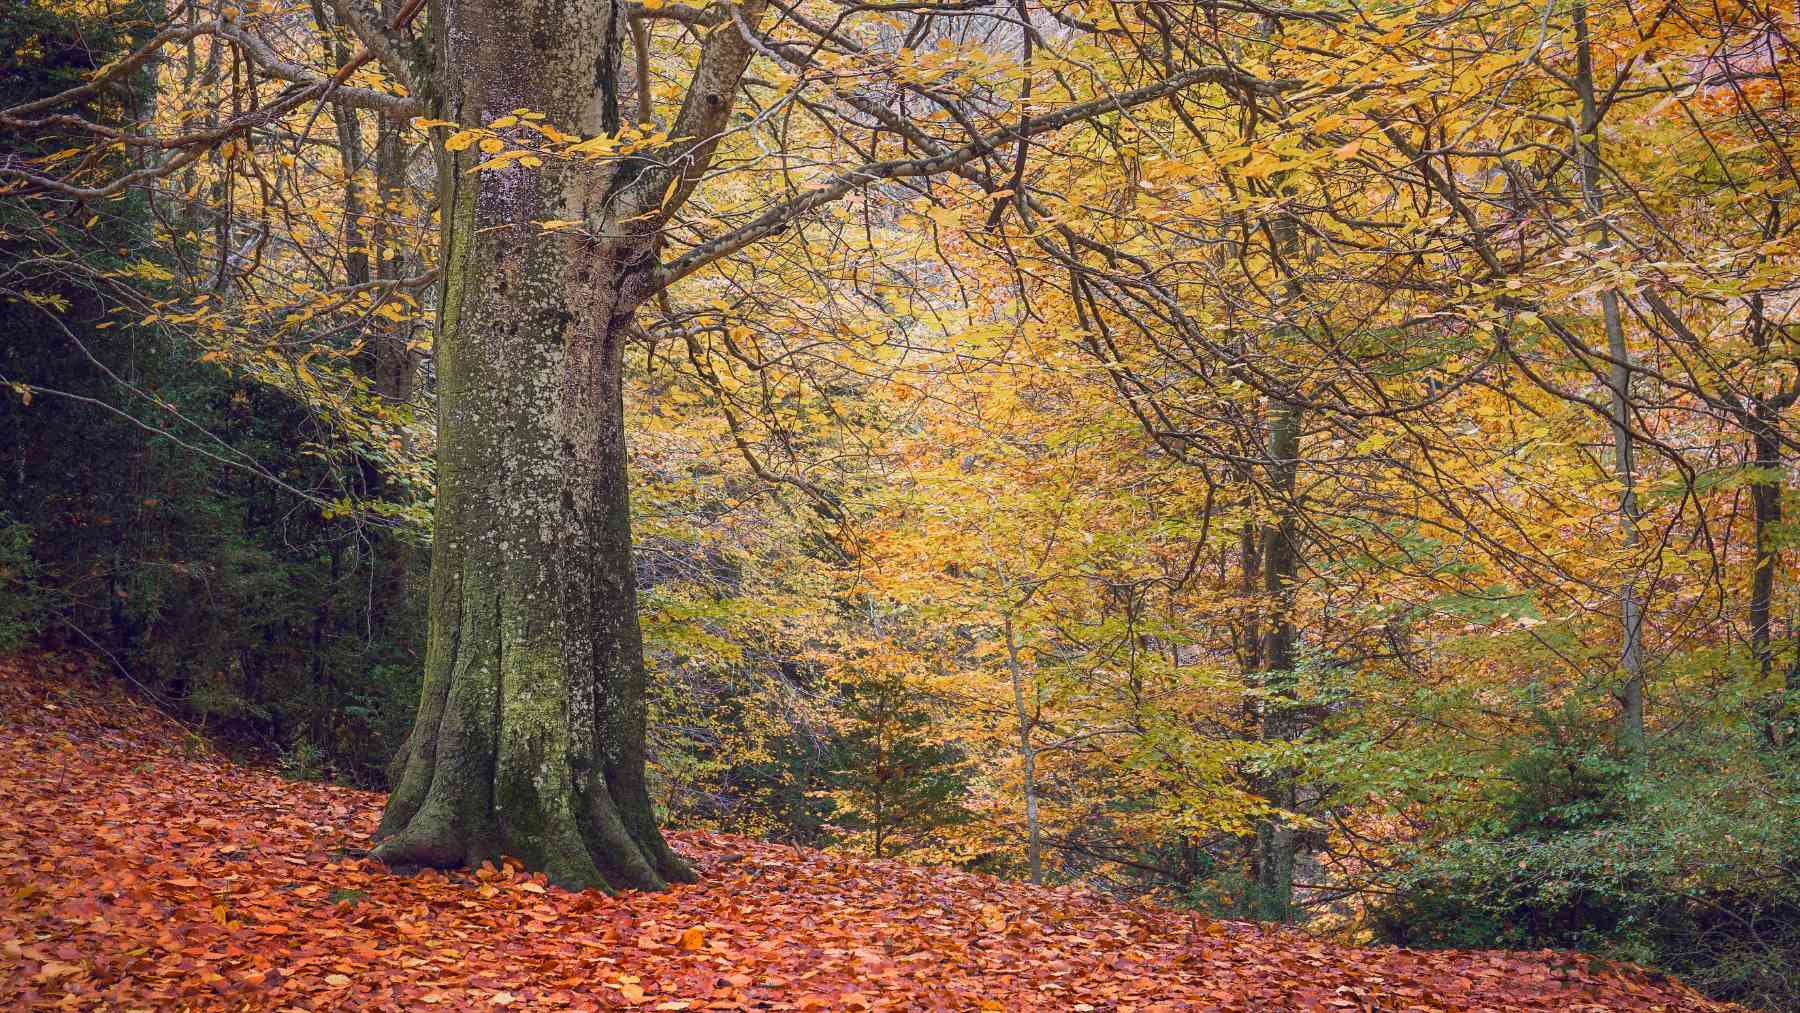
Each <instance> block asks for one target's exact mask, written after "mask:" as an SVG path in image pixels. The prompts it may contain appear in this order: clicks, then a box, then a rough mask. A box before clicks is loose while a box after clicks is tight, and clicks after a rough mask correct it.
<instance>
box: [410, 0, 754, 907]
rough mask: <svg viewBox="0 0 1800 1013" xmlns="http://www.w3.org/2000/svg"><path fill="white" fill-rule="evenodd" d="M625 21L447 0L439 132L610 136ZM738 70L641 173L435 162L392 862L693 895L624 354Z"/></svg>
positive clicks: (448, 158) (559, 4)
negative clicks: (403, 728) (425, 532)
mask: <svg viewBox="0 0 1800 1013" xmlns="http://www.w3.org/2000/svg"><path fill="white" fill-rule="evenodd" d="M753 13H754V12H753ZM622 18H623V12H622V10H621V7H620V5H619V4H618V3H617V2H615V0H439V2H436V3H434V4H433V5H432V7H431V25H430V35H431V40H432V47H431V60H430V62H431V64H432V65H433V66H432V67H431V68H430V70H431V71H432V73H431V74H430V77H431V80H432V81H433V82H434V88H435V89H436V90H437V93H436V94H433V95H431V96H429V100H430V103H431V106H432V108H433V110H434V115H435V116H436V117H437V118H440V119H443V120H449V121H452V122H455V123H458V124H460V125H463V126H467V127H478V126H485V125H487V124H490V123H492V122H493V121H494V120H495V119H497V118H499V117H502V116H506V115H509V114H512V113H513V112H514V111H515V110H520V109H526V110H530V111H532V112H538V113H543V114H544V115H545V117H546V121H547V122H549V123H551V124H554V125H556V126H557V127H559V128H560V129H562V130H564V131H571V130H579V131H580V132H581V133H583V134H595V133H599V132H601V131H603V130H610V129H616V127H617V124H618V113H617V105H616V103H617V98H618V88H617V81H618V62H619V61H618V57H619V55H620V37H621V30H622V28H623V27H624V23H623V20H622ZM721 35H725V36H728V37H726V38H721V37H720V36H721ZM746 58H747V52H746V51H745V49H744V46H743V43H742V40H741V39H739V38H738V37H737V36H736V34H735V33H715V36H714V38H712V39H709V41H708V42H707V44H706V46H705V47H704V52H703V54H702V57H701V67H700V69H699V71H698V72H697V73H696V76H695V81H694V85H693V87H692V88H691V89H690V92H689V94H688V96H687V103H686V104H685V105H684V107H683V109H682V112H681V114H680V116H679V117H678V119H677V124H676V131H675V133H676V141H675V142H673V144H674V145H675V146H676V149H675V150H671V151H669V152H662V153H658V155H659V157H657V158H655V159H653V160H652V159H640V160H633V159H627V160H624V161H606V162H594V163H587V164H583V163H568V164H565V163H551V164H547V165H545V166H544V167H542V168H529V169H528V168H517V167H514V168H501V169H491V170H483V171H475V172H472V171H470V170H471V169H472V168H473V166H474V165H475V164H476V163H477V162H479V161H480V160H481V158H482V157H483V156H482V155H481V154H480V153H479V151H478V150H477V149H475V148H469V149H466V150H464V151H462V152H457V153H451V152H443V153H442V154H441V156H440V167H439V199H440V208H441V215H442V239H441V242H442V250H441V259H440V264H441V269H442V282H441V284H442V289H441V291H440V309H439V312H440V319H439V324H438V338H437V348H436V356H437V375H438V472H437V478H438V498H437V514H436V521H435V533H434V538H435V541H434V544H433V550H432V562H431V588H430V637H429V642H428V647H427V653H426V660H425V682H424V690H423V693H422V698H421V700H420V704H419V711H418V715H417V718H416V720H415V723H414V727H413V730H412V733H411V735H410V736H409V738H408V740H407V743H406V746H405V747H404V752H403V754H402V755H401V756H400V757H399V758H398V759H397V762H396V768H397V769H398V771H399V773H398V777H397V779H396V783H395V786H394V790H393V793H392V795H391V797H390V799H389V801H388V807H387V810H386V812H385V813H384V814H383V817H382V821H381V826H380V829H379V831H378V833H377V840H378V842H379V844H378V846H377V848H376V850H375V857H377V858H379V859H381V860H383V861H386V862H389V863H391V864H395V865H401V866H419V865H424V866H436V867H451V866H461V865H472V864H477V863H479V862H481V861H483V860H487V859H493V858H496V857H498V856H500V855H508V856H512V857H515V858H518V859H519V860H521V861H523V862H524V863H525V865H526V866H527V867H528V868H530V869H534V870H541V871H543V872H544V873H546V874H547V876H548V878H549V879H550V880H551V881H552V882H554V883H557V884H560V885H564V886H568V887H572V888H580V887H599V888H603V889H622V888H638V889H658V888H661V887H663V886H665V885H666V884H667V883H669V882H671V881H687V880H691V879H692V878H693V873H692V872H691V871H690V869H689V868H688V866H687V865H686V863H685V862H683V861H682V860H681V859H680V858H679V857H678V856H676V855H675V853H674V852H673V851H671V850H670V848H669V846H668V844H667V843H666V842H665V841H664V839H663V837H662V834H661V832H660V831H659V829H658V827H657V824H656V820H655V816H654V812H653V809H652V806H651V802H650V795H649V791H648V788H647V785H646V780H645V722H646V714H645V683H646V676H645V669H644V661H643V646H642V640H641V634H640V631H639V626H638V613H637V589H636V586H635V579H634V576H633V569H632V559H631V518H630V506H629V495H628V491H629V490H628V483H627V475H626V434H625V420H624V404H623V399H622V374H623V361H624V358H623V352H624V344H625V340H626V335H627V332H628V330H629V328H630V327H631V326H632V322H633V318H634V315H635V313H636V311H637V309H638V307H639V306H640V305H642V304H643V302H644V301H645V300H646V299H647V298H649V297H650V295H651V294H652V292H653V287H654V278H655V275H656V272H655V268H656V265H657V257H658V254H659V252H660V246H661V232H660V229H661V226H662V223H663V222H664V221H665V220H666V217H667V214H668V211H669V210H670V208H671V207H672V206H673V204H674V203H678V202H679V200H680V199H682V198H683V197H685V195H686V191H687V190H689V189H691V186H692V182H693V180H694V178H695V176H696V175H697V173H698V170H699V169H700V168H703V167H704V165H705V162H706V161H707V160H708V159H709V158H710V155H711V148H712V143H711V141H710V140H708V139H710V138H716V136H717V133H718V129H719V127H720V126H722V125H723V122H724V118H725V116H726V114H727V113H728V111H729V107H730V98H731V94H732V91H733V90H735V88H736V84H737V80H738V78H739V76H740V75H741V74H742V71H743V66H744V62H745V59H746ZM684 138H685V139H687V140H684ZM669 166H679V167H680V168H668V167H669ZM678 173H679V174H680V175H681V176H682V182H681V185H674V186H672V185H671V184H672V183H674V182H675V176H676V174H678ZM549 219H560V220H573V221H579V222H583V223H585V225H586V227H585V228H583V229H579V230H570V231H568V232H567V233H556V232H546V231H545V230H543V229H542V228H540V226H539V225H538V224H537V223H539V222H542V221H545V220H549Z"/></svg>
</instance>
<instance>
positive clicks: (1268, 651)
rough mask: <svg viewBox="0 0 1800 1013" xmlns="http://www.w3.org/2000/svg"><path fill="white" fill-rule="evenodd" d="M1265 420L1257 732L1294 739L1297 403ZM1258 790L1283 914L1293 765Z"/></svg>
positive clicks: (1267, 910) (1267, 889)
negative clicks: (1268, 510) (1271, 504)
mask: <svg viewBox="0 0 1800 1013" xmlns="http://www.w3.org/2000/svg"><path fill="white" fill-rule="evenodd" d="M1272 415H1273V417H1272V418H1271V419H1270V421H1269V443H1268V466H1267V467H1268V475H1269V486H1270V494H1271V496H1272V497H1273V498H1274V499H1275V501H1276V503H1275V509H1276V516H1275V518H1274V519H1273V520H1272V521H1271V522H1270V523H1269V524H1267V525H1266V526H1265V527H1264V529H1263V537H1262V542H1263V552H1262V563H1263V595H1264V597H1265V598H1266V600H1267V602H1268V609H1269V620H1268V625H1267V627H1266V628H1265V631H1264V634H1263V647H1262V662H1263V668H1262V672H1261V676H1262V678H1261V688H1262V690H1263V692H1264V694H1265V695H1264V697H1263V701H1262V738H1263V741H1265V742H1277V743H1286V742H1291V741H1293V739H1294V738H1295V737H1296V736H1297V735H1298V734H1299V731H1300V729H1299V727H1298V714H1297V713H1296V708H1297V706H1298V703H1299V701H1298V700H1297V699H1296V695H1295V690H1296V686H1295V673H1294V578H1295V575H1296V574H1297V573H1298V571H1299V561H1300V557H1299V552H1298V549H1297V547H1296V546H1295V543H1294V539H1295V534H1296V531H1295V517H1294V496H1295V479H1296V477H1297V472H1298V470H1299V460H1300V409H1299V408H1298V407H1296V406H1293V405H1279V406H1276V407H1275V408H1274V409H1273V410H1272ZM1262 781H1263V783H1262V784H1261V785H1259V786H1258V787H1259V792H1260V794H1261V795H1262V796H1263V798H1265V799H1266V800H1268V802H1269V804H1270V805H1273V806H1275V807H1277V808H1279V809H1280V810H1282V813H1277V814H1275V815H1273V816H1270V817H1267V818H1264V819H1262V820H1259V821H1258V822H1257V825H1256V872H1257V888H1258V889H1257V893H1258V897H1257V901H1258V903H1259V905H1260V906H1261V908H1262V910H1261V911H1260V912H1259V914H1260V915H1261V916H1262V917H1264V918H1268V919H1270V920H1272V921H1280V922H1285V921H1288V920H1289V918H1290V917H1291V915H1292V911H1293V902H1294V860H1295V858H1296V857H1297V856H1298V854H1299V850H1300V835H1299V834H1298V833H1297V832H1296V830H1295V828H1294V826H1293V825H1292V823H1290V822H1289V819H1288V817H1287V816H1285V815H1283V813H1288V812H1292V811H1293V809H1294V805H1295V802H1296V800H1297V797H1296V784H1295V781H1296V776H1295V772H1294V771H1293V770H1292V769H1290V768H1288V767H1285V766H1284V767H1281V768H1279V769H1277V770H1274V771H1272V772H1270V773H1269V774H1267V775H1266V776H1265V777H1264V778H1263V779H1262Z"/></svg>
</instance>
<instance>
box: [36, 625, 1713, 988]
mask: <svg viewBox="0 0 1800 1013" xmlns="http://www.w3.org/2000/svg"><path fill="white" fill-rule="evenodd" d="M75 667H76V666H74V665H68V666H66V670H65V666H64V665H63V663H61V662H60V661H57V660H54V659H46V658H32V659H14V660H11V661H0V784H3V785H4V786H5V791H4V795H5V804H4V805H3V806H0V898H3V900H4V903H3V904H0V1008H6V1009H31V1008H39V1007H45V1008H49V1007H54V1008H67V1009H97V1008H103V1009H132V1008H137V1009H176V1008H193V1009H233V1010H236V1009H265V1008H266V1009H281V1008H286V1009H318V1010H326V1009H344V1008H365V1009H396V1010H398V1009H418V1008H421V1007H432V1008H437V1009H472V1010H490V1011H491V1010H494V1009H496V1008H502V1007H511V1008H513V1009H589V1010H592V1009H626V1008H638V1009H650V1010H758V1009H767V1010H813V1009H817V1010H1065V1009H1066V1010H1113V1011H1121V1013H1123V1011H1137V1013H1149V1011H1153V1010H1211V1009H1228V1010H1275V1009H1325V1010H1358V1009H1381V1010H1409V1009H1420V1010H1441V1009H1455V1010H1515V1009H1516V1010H1526V1009H1529V1010H1553V1009H1554V1010H1562V1011H1577V1010H1708V1009H1720V1010H1722V1009H1728V1008H1730V1007H1726V1006H1723V1005H1720V1004H1714V1003H1708V1002H1706V1001H1704V1000H1702V999H1701V998H1699V997H1698V996H1696V995H1694V994H1693V993H1692V992H1691V991H1689V990H1688V989H1686V988H1684V987H1682V986H1681V985H1679V984H1678V983H1675V982H1672V981H1669V980H1667V979H1663V978H1658V977H1655V976H1630V977H1627V976H1622V975H1621V974H1619V973H1615V972H1613V971H1609V970H1606V969H1602V968H1598V967H1594V966H1590V965H1588V964H1587V963H1586V962H1583V961H1580V960H1577V959H1572V958H1570V957H1568V956H1566V955H1558V954H1552V953H1539V954H1524V955H1515V954H1500V953H1481V952H1436V953H1420V952H1412V951H1406V950H1396V949H1356V948H1350V947H1342V946H1331V945H1325V944H1322V943H1318V942H1315V941H1312V940H1309V939H1306V938H1304V937H1302V936H1300V935H1297V934H1293V933H1278V932H1272V931H1268V930H1265V929H1261V928H1257V927H1254V926H1249V925H1244V924H1238V923H1230V922H1218V921H1209V920H1207V919H1204V918H1199V917H1196V916H1194V915H1192V914H1187V913H1182V912H1176V911H1167V910H1159V909H1145V908H1137V907H1130V906H1126V905H1121V904H1117V903H1113V902H1111V901H1108V900H1106V899H1103V898H1100V897H1096V896H1094V895H1091V894H1087V893H1081V892H1077V891H1071V890H1054V889H1043V888H1034V887H1029V886H1025V885H1021V884H1015V883H1007V882H1002V881H996V880H993V879H989V878H986V877H981V876H973V875H966V874H962V873H957V872H951V871H945V870H941V869H923V868H915V867H912V866H907V865H903V864H900V863H896V862H867V861H857V860H852V859H847V858H841V857H837V856H833V855H827V854H822V853H819V852H813V851H802V850H796V849H792V848H786V847H780V846H775V845H769V844H763V843H759V842H756V841H750V840H745V839H741V838H730V837H721V836H717V835H710V834H685V835H678V836H677V841H678V845H677V846H678V847H680V848H681V849H682V850H684V851H685V852H686V853H688V854H689V855H690V856H693V857H694V858H696V859H697V860H698V863H699V865H700V866H701V868H702V869H703V871H704V874H705V882H704V883H703V884H702V885H700V886H698V887H684V888H678V889H675V890H673V891H671V892H669V893H666V894H654V895H632V896H627V897H619V898H613V897H607V896H603V895H601V894H598V893H585V894H569V893H563V892H559V891H555V890H546V889H545V887H544V886H543V885H542V884H541V882H539V881H537V880H533V879H531V878H528V877H525V876H523V875H519V874H514V873H511V872H510V871H508V872H498V873H496V872H493V871H491V870H487V871H484V873H482V874H479V875H451V876H445V875H441V874H435V873H428V874H425V875H421V876H419V877H416V878H401V877H397V876H394V875H391V874H389V873H388V872H387V871H386V870H384V869H382V868H381V867H379V866H377V865H374V864H372V863H370V862H368V861H366V860H364V859H362V858H361V857H360V856H361V854H362V852H363V851H364V850H365V849H366V847H367V845H368V834H369V832H370V831H371V830H372V829H373V827H374V826H375V822H376V817H377V814H378V812H379V806H380V801H381V800H380V797H379V796H376V795H372V794H369V793H366V792H359V791H353V790H349V789H344V788H335V787H328V786H322V785H313V784H295V783H290V782H287V781H284V780H281V779H280V778H278V777H276V776H274V775H272V774H270V773H267V772H265V771H261V770H256V769H249V768H245V767H241V766H235V765H232V764H230V763H227V762H224V761H223V760H221V759H218V758H216V757H212V756H209V755H203V751H202V750H200V749H199V748H198V745H197V743H196V742H195V740H193V739H192V738H191V737H190V736H188V735H187V734H186V733H185V732H184V731H183V730H181V729H180V728H178V727H176V726H174V725H172V724H170V723H169V722H167V721H166V720H164V719H163V718H161V717H160V716H158V715H157V714H155V713H154V712H153V711H151V710H149V709H147V708H145V707H142V706H140V705H138V704H136V703H134V702H132V701H131V700H129V699H127V698H125V697H123V696H122V695H120V694H118V693H117V692H116V691H108V690H102V689H97V688H95V687H93V686H90V685H88V684H86V683H84V682H82V681H80V680H79V679H78V678H77V677H76V676H74V675H72V674H69V673H70V672H72V671H73V670H74V669H75ZM184 743H185V744H186V745H185V746H184ZM190 754H193V755H190Z"/></svg>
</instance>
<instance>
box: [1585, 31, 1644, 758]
mask: <svg viewBox="0 0 1800 1013" xmlns="http://www.w3.org/2000/svg"><path fill="white" fill-rule="evenodd" d="M1572 14H1573V18H1574V22H1575V53H1576V57H1575V60H1576V69H1575V78H1574V83H1575V91H1576V96H1577V97H1578V98H1579V99H1580V100H1581V131H1580V134H1579V136H1577V137H1576V138H1575V148H1576V158H1575V167H1576V171H1577V173H1578V174H1579V176H1580V181H1581V197H1582V203H1583V205H1584V207H1585V208H1586V209H1587V213H1588V214H1589V215H1590V216H1591V217H1592V218H1593V219H1594V220H1595V223H1596V230H1597V232H1596V234H1597V237H1598V246H1597V248H1598V249H1599V250H1600V251H1601V252H1602V253H1604V252H1605V251H1607V250H1609V249H1611V248H1612V238H1611V236H1610V234H1609V232H1608V230H1607V227H1606V223H1605V221H1604V219H1603V218H1602V216H1603V215H1604V214H1605V212H1606V198H1605V197H1604V195H1602V194H1601V192H1600V119H1601V111H1600V106H1599V102H1598V99H1597V97H1596V95H1595V88H1594V60H1593V43H1592V40H1591V39H1590V37H1589V34H1588V13H1587V4H1586V2H1585V0H1579V2H1577V3H1576V4H1575V5H1574V7H1573V10H1572ZM1600 311H1601V316H1602V321H1603V324H1604V326H1605V328H1606V354H1607V358H1608V359H1610V360H1611V363H1610V365H1609V367H1608V370H1607V387H1608V389H1609V390H1610V392H1611V395H1612V405H1611V411H1610V415H1611V419H1612V431H1613V473H1614V474H1615V475H1616V476H1617V477H1618V480H1619V527H1620V529H1621V530H1622V531H1623V532H1624V534H1625V545H1626V547H1627V548H1628V549H1633V550H1635V547H1636V546H1637V543H1638V501H1637V465H1636V462H1635V461H1634V459H1633V457H1634V452H1635V446H1634V445H1635V437H1634V435H1633V434H1632V431H1631V350H1630V348H1629V347H1628V346H1627V345H1626V344H1625V328H1624V324H1623V322H1622V319H1621V315H1620V312H1619V291H1618V289H1615V288H1608V289H1605V290H1604V291H1602V292H1601V293H1600ZM1619 621H1620V627H1621V630H1622V633H1621V635H1620V644H1619V668H1620V670H1621V674H1622V677H1621V679H1620V682H1619V688H1618V690H1617V691H1616V694H1617V696H1618V699H1619V741H1620V743H1621V744H1622V745H1623V746H1624V747H1625V749H1626V750H1627V751H1628V752H1630V753H1633V754H1636V753H1638V752H1640V751H1641V750H1642V747H1643V740H1644V660H1643V640H1642V634H1643V625H1644V606H1643V601H1642V600H1641V599H1640V598H1639V597H1638V589H1637V581H1636V579H1635V574H1634V575H1629V576H1627V577H1626V578H1625V580H1624V581H1623V582H1622V583H1621V584H1620V585H1619Z"/></svg>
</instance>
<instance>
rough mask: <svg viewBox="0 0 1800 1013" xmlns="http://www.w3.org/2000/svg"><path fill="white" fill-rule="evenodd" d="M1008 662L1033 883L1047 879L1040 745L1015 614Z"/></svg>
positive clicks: (1008, 621)
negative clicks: (1028, 698) (1039, 786)
mask: <svg viewBox="0 0 1800 1013" xmlns="http://www.w3.org/2000/svg"><path fill="white" fill-rule="evenodd" d="M1005 631H1006V663H1007V668H1008V671H1009V672H1010V673H1011V674H1012V691H1013V714H1014V716H1015V718H1016V719H1017V721H1018V725H1019V762H1020V764H1021V765H1022V766H1023V768H1024V770H1023V773H1024V777H1025V866H1026V869H1027V870H1028V872H1029V874H1030V876H1031V881H1032V882H1033V883H1042V882H1043V881H1044V836H1043V829H1042V827H1040V826H1039V824H1038V792H1037V755H1038V751H1037V746H1036V745H1035V744H1034V743H1033V742H1032V741H1031V733H1032V730H1033V728H1034V727H1035V726H1036V724H1037V716H1036V714H1035V713H1034V710H1033V708H1030V707H1027V706H1026V705H1025V668H1024V665H1023V664H1022V663H1021V662H1020V660H1019V638H1018V635H1017V632H1016V631H1015V630H1014V629H1013V617H1012V616H1011V615H1008V616H1007V617H1006V623H1005Z"/></svg>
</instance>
